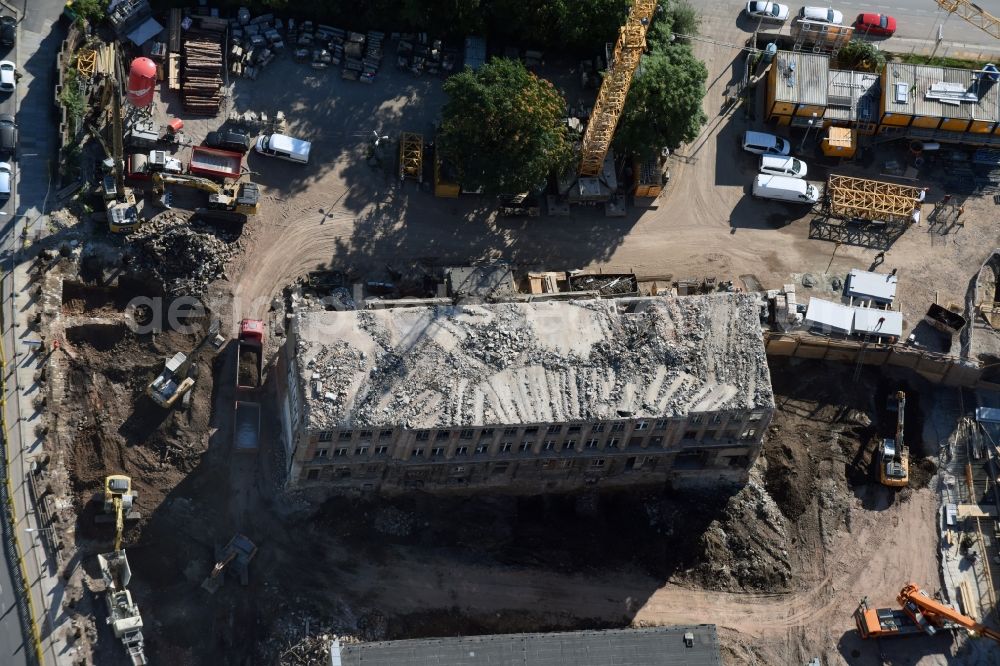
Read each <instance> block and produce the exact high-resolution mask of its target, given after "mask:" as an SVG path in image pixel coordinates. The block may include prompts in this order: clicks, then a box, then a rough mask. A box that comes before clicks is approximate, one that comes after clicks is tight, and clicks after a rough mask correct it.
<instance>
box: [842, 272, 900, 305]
mask: <svg viewBox="0 0 1000 666" xmlns="http://www.w3.org/2000/svg"><path fill="white" fill-rule="evenodd" d="M896 281H897V278H896V276H895V275H891V274H889V273H872V272H869V271H863V270H861V269H860V268H852V269H851V272H850V273H848V275H847V295H848V296H853V297H855V298H870V299H872V300H875V301H878V302H880V303H892V301H893V299H894V298H896Z"/></svg>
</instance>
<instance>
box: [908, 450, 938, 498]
mask: <svg viewBox="0 0 1000 666" xmlns="http://www.w3.org/2000/svg"><path fill="white" fill-rule="evenodd" d="M937 470H938V467H937V463H935V462H934V460H933V459H932V458H920V459H917V460H911V461H910V488H912V489H914V490H920V489H921V488H926V487H927V485H928V484H929V483H930V482H931V479H933V478H934V475H935V474H937Z"/></svg>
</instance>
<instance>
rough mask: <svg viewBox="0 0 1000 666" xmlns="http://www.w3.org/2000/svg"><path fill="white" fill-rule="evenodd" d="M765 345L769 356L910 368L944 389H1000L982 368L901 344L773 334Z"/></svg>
mask: <svg viewBox="0 0 1000 666" xmlns="http://www.w3.org/2000/svg"><path fill="white" fill-rule="evenodd" d="M764 344H765V347H766V349H767V354H768V355H769V356H790V357H794V358H809V359H816V360H820V361H842V362H845V363H859V364H863V365H869V366H885V365H888V366H896V367H900V368H909V369H910V370H913V371H914V372H916V373H917V374H919V375H920V376H921V377H923V378H925V379H927V380H928V381H931V382H934V383H936V384H943V385H945V386H962V387H966V388H986V389H993V390H997V389H1000V385H998V384H995V383H991V382H986V381H984V380H983V378H982V374H983V369H982V368H981V367H980V366H979V364H978V363H974V362H970V361H965V360H962V359H960V358H958V357H955V356H949V355H948V354H940V353H937V352H931V351H927V350H923V349H917V348H914V347H907V346H905V345H901V344H882V343H872V342H869V343H863V342H858V341H853V340H843V339H837V338H827V337H823V336H819V335H813V334H809V333H798V334H796V333H773V332H767V333H765V336H764Z"/></svg>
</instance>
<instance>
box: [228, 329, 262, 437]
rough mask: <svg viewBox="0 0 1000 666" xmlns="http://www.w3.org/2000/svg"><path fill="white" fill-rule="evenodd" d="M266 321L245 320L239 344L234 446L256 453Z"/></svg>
mask: <svg viewBox="0 0 1000 666" xmlns="http://www.w3.org/2000/svg"><path fill="white" fill-rule="evenodd" d="M263 363H264V322H263V321H261V320H260V319H244V320H243V321H241V322H240V337H239V339H238V340H237V346H236V396H237V399H236V409H235V412H234V415H233V416H234V422H233V449H234V450H235V451H236V452H237V453H255V452H256V451H257V447H258V443H259V440H260V403H259V402H257V401H256V391H257V389H259V388H260V385H261V383H262V379H263Z"/></svg>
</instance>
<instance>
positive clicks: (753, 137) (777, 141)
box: [743, 132, 792, 155]
mask: <svg viewBox="0 0 1000 666" xmlns="http://www.w3.org/2000/svg"><path fill="white" fill-rule="evenodd" d="M743 150H745V151H747V152H748V153H754V154H755V155H788V154H789V153H791V152H792V144H790V143H788V139H782V138H781V137H780V136H774V135H773V134H767V133H765V132H746V133H744V134H743Z"/></svg>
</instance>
